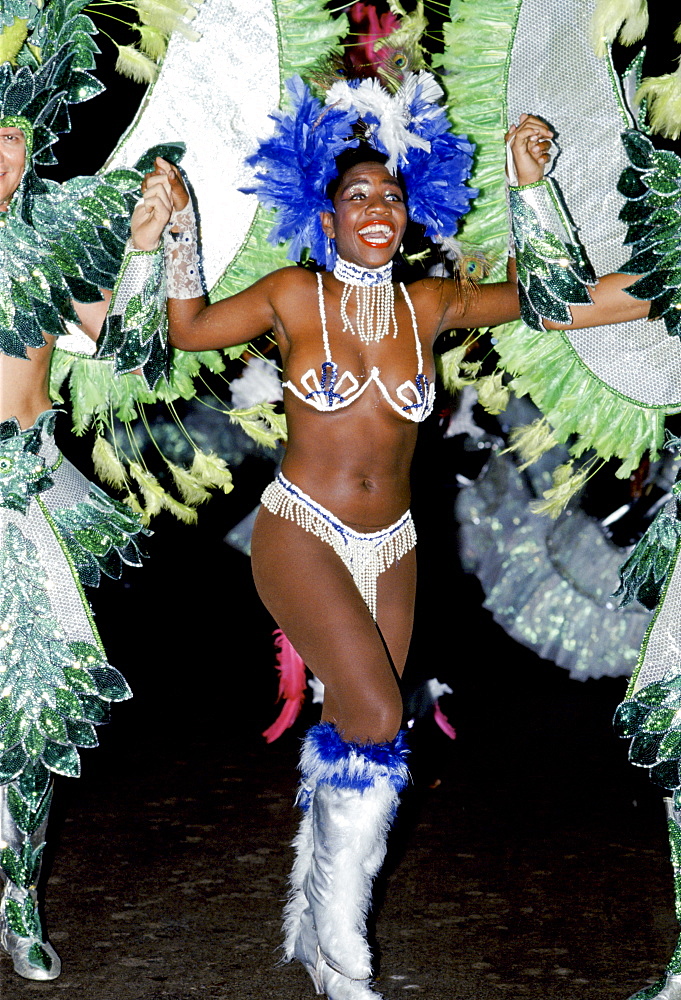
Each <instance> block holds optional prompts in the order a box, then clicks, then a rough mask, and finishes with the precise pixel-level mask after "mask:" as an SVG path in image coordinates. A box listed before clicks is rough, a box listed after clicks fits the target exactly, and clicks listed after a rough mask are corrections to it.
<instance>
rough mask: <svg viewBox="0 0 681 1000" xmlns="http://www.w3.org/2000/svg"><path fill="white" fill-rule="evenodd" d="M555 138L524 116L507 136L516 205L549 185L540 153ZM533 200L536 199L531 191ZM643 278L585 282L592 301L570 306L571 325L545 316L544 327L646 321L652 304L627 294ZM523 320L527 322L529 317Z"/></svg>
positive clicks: (614, 276)
mask: <svg viewBox="0 0 681 1000" xmlns="http://www.w3.org/2000/svg"><path fill="white" fill-rule="evenodd" d="M552 136H553V132H552V131H551V130H550V129H549V128H548V126H546V125H545V123H543V122H542V121H541V119H537V118H534V117H530V116H526V115H521V116H520V121H519V123H518V125H517V126H516V125H511V127H510V129H509V131H508V132H507V134H506V142H507V146H508V148H509V149H510V150H511V153H512V159H513V164H514V166H515V172H516V178H513V180H517V183H516V184H513V185H512V187H511V191H512V194H511V200H512V203H513V192H514V191H515V192H518V194H519V195H520V197H525V198H527V197H528V193H527V192H526V194H525V195H523V194H522V192H523V189H524V188H528V189H532V188H533V187H536V188H538V189H539V188H541V187H542V185H544V184H545V182H544V168H543V163H542V157H541V156H540V155H538V154H539V151H540V146H541V142H542V140H543V139H546V138H549V139H550V138H552ZM546 159H548V157H545V158H544V162H546ZM542 194H543V192H541V191H539V190H538V191H537V197H541V195H542ZM529 197H530V198H531V197H532V195H531V192H530V193H529ZM556 209H557V210H558V212H560V206H559V205H558V204H556ZM554 235H555V234H554ZM559 263H560V262H559ZM529 272H530V280H532V277H533V273H532V269H531V267H530V268H529ZM560 277H561V276H560V273H558V278H560ZM639 277H640V275H630V274H619V273H615V274H606V275H604V276H603V277H601V278H599V279H598V280H597V281H595V280H594V283H593V284H592V283H591V282H584V291H585V296H584V298H585V299H587V296H588V298H590V300H591V301H590V302H589V301H585V302H584V303H583V304H579V303H573V302H571V303H569V305H568V306H567V310H568V313H569V315H570V316H571V321H570V322H559V321H558V320H556V319H555V318H549V317H546V316H542V317H541V324H542V325H543V326H544V328H545V329H547V330H566V329H571V330H575V329H584V328H586V327H592V326H606V325H609V324H612V323H623V322H626V321H628V320H634V319H645V318H646V317H647V316H648V313H649V310H650V302H649V301H647V300H641V299H636V298H634V297H633V296H631V295H628V294H627V292H626V291H625V289H626V288H628V287H629V286H630V285H633V283H634V282H635V281H637V280H638V278H639ZM587 287H588V292H587ZM523 318H525V319H526V317H525V316H524V317H523ZM526 322H527V319H526ZM530 325H536V324H530Z"/></svg>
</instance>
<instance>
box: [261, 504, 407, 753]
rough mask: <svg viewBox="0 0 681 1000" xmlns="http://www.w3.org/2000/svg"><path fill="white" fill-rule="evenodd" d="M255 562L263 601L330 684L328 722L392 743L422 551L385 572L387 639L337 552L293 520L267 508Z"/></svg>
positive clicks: (356, 736)
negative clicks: (417, 563)
mask: <svg viewBox="0 0 681 1000" xmlns="http://www.w3.org/2000/svg"><path fill="white" fill-rule="evenodd" d="M252 562H253V576H254V579H255V585H256V587H257V589H258V593H259V594H260V597H261V599H262V601H263V603H264V604H265V606H266V607H267V609H268V610H269V611H270V613H271V614H272V617H273V618H274V619H275V621H276V622H277V624H278V625H279V626H280V627H281V628H282V629H283V631H284V632H285V633H286V635H287V636H288V638H289V639H290V641H291V642H292V644H293V646H294V647H295V649H296V650H297V652H298V653H299V654H300V655H301V656H302V658H303V660H304V661H305V663H306V664H307V666H308V667H309V668H310V670H312V671H313V673H314V674H315V675H316V676H317V677H319V679H320V680H321V681H322V683H323V684H324V686H325V689H326V697H325V703H324V712H323V719H324V720H325V721H328V722H333V723H334V725H335V726H336V728H337V729H338V731H339V732H340V733H341V734H342V735H343V738H344V739H346V740H351V741H353V742H357V743H367V742H372V743H385V742H387V741H389V740H392V739H393V738H394V737H395V735H396V734H397V732H398V730H399V728H400V724H401V721H402V700H401V697H400V691H399V685H398V679H397V674H399V673H401V672H402V670H403V669H404V662H405V660H406V654H407V649H408V646H409V638H410V636H411V628H412V620H413V600H414V587H415V555H414V552H413V551H412V552H410V553H408V555H407V556H406V557H405V558H404V559H402V560H401V561H400V562H399V563H398V564H396V565H394V566H392V567H391V568H390V569H389V570H387V571H386V572H385V573H383V574H381V576H380V577H379V581H378V608H379V611H378V618H379V625H380V628H381V630H382V633H383V637H382V634H381V632H380V631H379V629H378V628H377V626H376V623H375V622H374V620H373V619H372V617H371V614H370V613H369V610H368V608H367V607H366V605H365V603H364V601H363V600H362V598H361V596H360V593H359V591H358V590H357V587H356V586H355V583H354V581H353V579H352V576H351V575H350V573H349V571H348V570H347V568H346V567H345V566H344V565H343V563H342V562H341V561H340V559H339V558H338V556H337V555H336V553H335V552H334V551H333V549H332V548H331V547H330V546H329V545H327V544H326V543H325V542H323V541H321V539H319V538H317V537H316V535H313V534H310V533H309V532H306V531H305V530H304V529H302V528H300V527H299V526H298V525H297V524H294V523H293V522H292V521H288V520H286V519H284V518H281V517H279V516H277V515H275V514H272V513H270V512H269V511H268V510H266V509H264V508H261V510H260V511H259V513H258V517H257V519H256V523H255V527H254V530H253V541H252ZM384 639H385V642H384ZM386 647H387V648H386Z"/></svg>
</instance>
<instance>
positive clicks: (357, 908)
mask: <svg viewBox="0 0 681 1000" xmlns="http://www.w3.org/2000/svg"><path fill="white" fill-rule="evenodd" d="M406 752H407V751H406V747H405V745H404V739H403V736H402V734H399V735H398V737H397V738H396V739H395V740H394V741H392V742H391V743H384V744H367V745H363V744H357V743H350V742H347V741H345V740H342V739H341V738H340V736H339V735H338V733H337V732H336V730H335V729H334V727H333V726H331V725H329V724H327V723H322V724H321V725H318V726H314V727H313V728H312V729H311V730H310V731H309V732H308V734H307V736H306V738H305V742H304V745H303V754H302V758H301V764H300V767H301V771H302V774H303V787H304V788H305V789H306V790H307V792H306V795H305V801H302V803H301V804H303V805H304V806H307V814H306V816H304V817H303V822H302V824H301V829H300V831H299V834H298V838H296V839H297V842H298V844H297V846H298V853H297V858H296V865H295V866H294V874H293V876H292V893H291V897H290V899H289V904H288V906H287V911H286V917H287V924H286V925H285V927H286V944H285V949H286V957H287V958H291V957H296V958H298V959H300V961H302V962H303V964H304V965H305V967H306V968H307V970H308V972H309V973H310V975H311V977H312V980H313V982H314V984H315V987H316V989H317V991H318V992H319V993H322V992H325V993H326V994H327V996H328V997H330V998H331V1000H370V998H377V997H378V994H376V993H374V992H373V991H372V990H371V989H370V985H369V984H370V980H371V975H372V970H371V953H370V950H369V945H368V943H367V940H366V918H367V914H368V911H369V907H370V904H371V890H372V883H373V880H374V878H375V876H376V874H377V873H378V871H379V869H380V867H381V865H382V863H383V859H384V857H385V851H386V839H387V835H388V830H389V828H390V825H391V823H392V820H393V818H394V815H395V811H396V809H397V805H398V800H399V793H400V791H401V790H402V788H404V786H405V784H406V782H407V779H408V771H407V766H406V764H405V759H404V758H405V756H406ZM304 869H306V870H305V871H304ZM296 922H297V926H296Z"/></svg>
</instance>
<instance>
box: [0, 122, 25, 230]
mask: <svg viewBox="0 0 681 1000" xmlns="http://www.w3.org/2000/svg"><path fill="white" fill-rule="evenodd" d="M25 160H26V140H25V139H24V133H23V132H22V131H21V129H20V128H14V127H11V128H0V212H6V211H7V206H8V204H9V202H10V201H11V199H12V195H13V194H14V192H15V191H16V189H17V188H18V187H19V184H20V183H21V177H22V174H23V172H24V163H25Z"/></svg>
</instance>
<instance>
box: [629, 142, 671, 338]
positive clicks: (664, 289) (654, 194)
mask: <svg viewBox="0 0 681 1000" xmlns="http://www.w3.org/2000/svg"><path fill="white" fill-rule="evenodd" d="M622 141H623V143H624V148H625V150H626V152H627V155H628V157H629V160H630V163H631V166H629V167H627V168H626V169H625V171H624V173H623V174H622V177H621V178H620V182H619V191H620V193H621V194H623V195H624V196H625V198H628V199H630V200H629V201H628V202H627V203H626V204H625V205H624V207H623V209H622V211H621V213H620V218H621V219H622V220H623V221H624V222H626V223H627V225H628V229H627V236H626V239H625V243H627V244H629V245H630V246H631V248H632V252H631V258H630V259H629V260H628V261H627V263H626V264H625V265H624V266H623V267H621V268H620V271H621V272H622V273H623V274H642V277H640V278H639V279H638V281H635V282H634V283H633V285H630V286H629V287H628V288H627V289H626V291H627V292H628V294H629V295H633V296H634V298H637V299H651V300H652V304H651V310H650V316H651V318H660V319H663V320H664V322H665V326H666V327H667V332H668V333H669V334H671V335H675V336H681V243H680V242H679V239H678V233H679V229H680V227H681V159H679V157H678V156H676V155H675V154H674V153H671V152H666V151H657V150H656V149H655V147H654V146H653V144H652V142H651V141H650V140H649V139H648V138H647V136H645V135H643V134H642V133H640V132H638V131H635V130H630V131H628V132H625V133H624V135H623V136H622Z"/></svg>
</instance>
